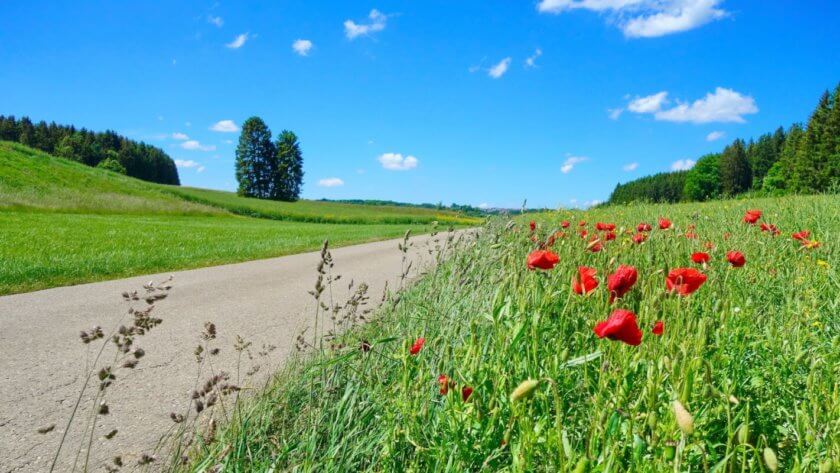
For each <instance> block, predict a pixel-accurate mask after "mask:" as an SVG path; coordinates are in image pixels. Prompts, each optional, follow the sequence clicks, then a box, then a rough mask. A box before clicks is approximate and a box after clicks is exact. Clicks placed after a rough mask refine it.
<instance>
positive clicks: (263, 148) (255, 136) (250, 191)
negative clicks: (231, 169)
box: [236, 117, 277, 199]
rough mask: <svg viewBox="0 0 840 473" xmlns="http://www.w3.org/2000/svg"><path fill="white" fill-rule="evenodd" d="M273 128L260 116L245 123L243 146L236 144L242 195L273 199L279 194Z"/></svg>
mask: <svg viewBox="0 0 840 473" xmlns="http://www.w3.org/2000/svg"><path fill="white" fill-rule="evenodd" d="M275 154H276V152H275V147H274V143H272V142H271V131H270V130H269V129H268V126H266V124H265V122H263V121H262V119H261V118H259V117H251V118H249V119H247V120H245V123H243V124H242V133H241V134H240V135H239V145H238V146H237V147H236V180H237V182H239V189H238V191H237V192H238V193H239V195H244V196H247V197H257V198H260V199H269V198H272V197H273V196H274V195H275V190H274V185H275V182H274V176H275V174H276V171H277V161H276V158H275Z"/></svg>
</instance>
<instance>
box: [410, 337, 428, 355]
mask: <svg viewBox="0 0 840 473" xmlns="http://www.w3.org/2000/svg"><path fill="white" fill-rule="evenodd" d="M425 344H426V339H425V338H423V337H420V338H418V339H417V340H415V341H414V344H412V345H411V349H410V350H408V352H409V353H411V354H412V355H416V354H418V353H420V350H422V349H423V345H425Z"/></svg>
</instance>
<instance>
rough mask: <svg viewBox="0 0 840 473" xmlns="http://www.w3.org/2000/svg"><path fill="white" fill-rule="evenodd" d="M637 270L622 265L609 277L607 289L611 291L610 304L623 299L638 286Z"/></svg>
mask: <svg viewBox="0 0 840 473" xmlns="http://www.w3.org/2000/svg"><path fill="white" fill-rule="evenodd" d="M638 276H639V275H638V273H637V272H636V268H634V267H632V266H625V265H620V266H619V267H618V269H616V270H615V272H614V273H612V274H610V275H609V276H608V277H607V289H609V290H610V302H612V301H614V300H615V299H618V298H621V297H623V296H624V294H627V292H628V291H630V289H631V288H632V287H633V285H634V284H636V279H637V278H638Z"/></svg>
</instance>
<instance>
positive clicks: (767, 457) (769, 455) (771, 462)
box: [764, 447, 779, 472]
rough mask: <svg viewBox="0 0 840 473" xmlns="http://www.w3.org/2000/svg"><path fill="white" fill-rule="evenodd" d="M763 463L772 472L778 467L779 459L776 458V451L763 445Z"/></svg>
mask: <svg viewBox="0 0 840 473" xmlns="http://www.w3.org/2000/svg"><path fill="white" fill-rule="evenodd" d="M764 464H765V465H767V469H768V470H770V471H772V472H775V471H776V470H778V469H779V460H778V459H777V458H776V452H774V451H773V449H772V448H770V447H764Z"/></svg>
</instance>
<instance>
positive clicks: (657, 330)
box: [651, 320, 665, 336]
mask: <svg viewBox="0 0 840 473" xmlns="http://www.w3.org/2000/svg"><path fill="white" fill-rule="evenodd" d="M664 331H665V323H664V322H662V321H661V320H657V321H656V323H655V324H653V329H651V332H653V334H654V335H656V336H661V335H662V332H664Z"/></svg>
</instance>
